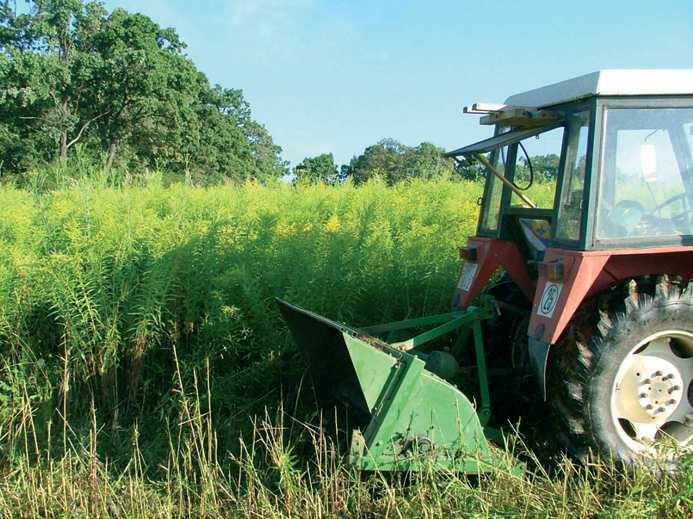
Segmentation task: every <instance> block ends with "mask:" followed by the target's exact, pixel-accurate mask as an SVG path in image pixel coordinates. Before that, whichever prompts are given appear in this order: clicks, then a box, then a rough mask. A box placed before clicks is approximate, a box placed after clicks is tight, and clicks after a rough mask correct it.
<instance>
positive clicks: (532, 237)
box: [518, 218, 551, 257]
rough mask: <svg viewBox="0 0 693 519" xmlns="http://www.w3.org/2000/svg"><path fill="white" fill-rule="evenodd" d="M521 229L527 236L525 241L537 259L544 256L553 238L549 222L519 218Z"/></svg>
mask: <svg viewBox="0 0 693 519" xmlns="http://www.w3.org/2000/svg"><path fill="white" fill-rule="evenodd" d="M518 221H519V223H520V229H522V233H523V234H524V236H525V241H526V242H527V245H528V246H529V248H530V249H532V252H534V256H535V257H540V256H543V255H544V251H545V250H546V247H548V245H549V238H550V237H551V224H550V223H549V221H548V220H543V219H540V220H535V219H532V218H518Z"/></svg>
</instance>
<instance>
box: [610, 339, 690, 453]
mask: <svg viewBox="0 0 693 519" xmlns="http://www.w3.org/2000/svg"><path fill="white" fill-rule="evenodd" d="M692 401H693V333H691V332H688V331H684V330H668V331H663V332H658V333H655V334H653V335H651V336H649V337H647V338H646V339H645V340H643V341H641V342H640V343H638V344H637V345H636V346H635V347H634V348H633V349H632V350H631V351H630V352H629V353H628V355H626V357H625V358H624V359H623V362H622V363H621V365H620V366H619V369H618V372H617V373H616V378H615V380H614V384H613V387H612V390H611V417H612V419H613V422H614V425H615V426H616V431H617V432H618V434H619V436H620V438H621V439H622V440H623V441H624V442H625V443H626V444H627V445H628V446H629V447H630V448H631V449H632V450H634V451H638V452H643V451H645V452H647V451H650V452H651V451H653V450H654V444H655V442H656V441H657V440H660V439H663V438H673V439H674V441H675V442H676V443H677V444H678V445H679V446H680V447H684V448H687V449H691V448H693V441H692V439H693V402H692Z"/></svg>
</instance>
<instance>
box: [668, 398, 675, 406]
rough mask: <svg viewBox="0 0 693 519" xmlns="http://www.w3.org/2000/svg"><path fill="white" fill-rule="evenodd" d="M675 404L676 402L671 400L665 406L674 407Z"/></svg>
mask: <svg viewBox="0 0 693 519" xmlns="http://www.w3.org/2000/svg"><path fill="white" fill-rule="evenodd" d="M675 403H676V400H674V399H673V398H672V399H671V400H669V401H668V402H667V405H674V404H675Z"/></svg>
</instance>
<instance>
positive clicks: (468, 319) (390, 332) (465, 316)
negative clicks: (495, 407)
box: [360, 296, 497, 426]
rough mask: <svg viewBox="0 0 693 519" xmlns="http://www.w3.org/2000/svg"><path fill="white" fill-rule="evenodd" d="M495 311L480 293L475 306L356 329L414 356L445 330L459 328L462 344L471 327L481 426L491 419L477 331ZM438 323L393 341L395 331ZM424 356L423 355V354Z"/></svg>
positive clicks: (481, 338)
mask: <svg viewBox="0 0 693 519" xmlns="http://www.w3.org/2000/svg"><path fill="white" fill-rule="evenodd" d="M496 313H497V309H496V307H495V305H494V302H493V298H492V297H489V296H481V297H480V298H479V302H478V304H477V305H475V306H469V307H467V308H465V309H464V310H458V311H454V312H449V313H445V314H437V315H429V316H425V317H417V318H414V319H405V320H402V321H393V322H390V323H384V324H377V325H374V326H367V327H365V328H360V330H361V331H362V332H363V333H365V334H368V335H371V336H373V337H379V338H382V339H383V340H384V341H385V342H386V343H388V344H389V345H390V346H391V347H393V348H397V349H400V350H403V351H409V352H410V353H412V354H414V355H417V353H419V352H421V351H422V350H423V348H422V346H424V345H426V344H429V343H430V342H431V341H434V340H436V339H438V338H440V337H442V336H444V335H447V334H448V333H451V332H454V331H459V332H460V335H459V336H458V344H460V343H463V342H464V339H465V338H466V337H467V333H465V332H469V331H470V330H471V332H472V334H473V340H474V355H475V358H476V363H477V374H478V377H479V397H480V400H481V402H480V406H479V410H478V411H477V414H478V415H479V421H480V422H481V425H482V426H485V425H486V424H488V422H489V420H490V418H491V390H490V389H489V383H488V371H487V370H486V356H485V354H484V337H483V332H482V330H481V321H483V320H486V319H490V318H492V317H493V316H494V315H495V314H496ZM432 325H438V326H435V327H434V328H431V329H429V330H426V331H423V332H421V333H419V334H417V335H414V336H413V337H411V338H409V339H406V340H403V341H397V340H394V338H395V336H396V335H395V332H402V331H406V330H414V329H417V328H422V327H425V326H432ZM424 359H425V357H424Z"/></svg>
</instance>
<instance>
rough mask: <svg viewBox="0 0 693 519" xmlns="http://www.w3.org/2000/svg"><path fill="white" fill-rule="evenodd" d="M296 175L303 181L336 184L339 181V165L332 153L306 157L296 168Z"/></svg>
mask: <svg viewBox="0 0 693 519" xmlns="http://www.w3.org/2000/svg"><path fill="white" fill-rule="evenodd" d="M294 175H296V177H297V179H298V180H299V181H303V182H311V183H317V182H325V183H329V184H334V183H336V182H337V181H338V171H337V166H336V165H335V163H334V157H333V156H332V154H331V153H323V154H322V155H317V156H316V157H306V158H305V159H303V162H301V163H300V164H299V165H298V166H296V167H295V168H294Z"/></svg>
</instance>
